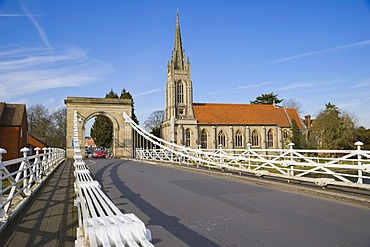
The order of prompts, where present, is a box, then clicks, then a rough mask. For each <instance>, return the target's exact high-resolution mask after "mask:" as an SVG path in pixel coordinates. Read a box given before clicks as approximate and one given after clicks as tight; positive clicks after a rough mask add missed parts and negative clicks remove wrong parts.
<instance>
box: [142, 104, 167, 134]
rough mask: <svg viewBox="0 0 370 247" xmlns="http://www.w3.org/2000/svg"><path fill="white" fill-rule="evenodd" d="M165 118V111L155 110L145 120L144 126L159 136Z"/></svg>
mask: <svg viewBox="0 0 370 247" xmlns="http://www.w3.org/2000/svg"><path fill="white" fill-rule="evenodd" d="M163 120H164V111H163V110H159V111H155V112H153V113H152V114H150V116H149V117H148V119H147V120H145V122H144V128H145V129H146V130H147V131H149V132H150V133H152V134H153V135H155V136H157V137H161V125H162V123H163Z"/></svg>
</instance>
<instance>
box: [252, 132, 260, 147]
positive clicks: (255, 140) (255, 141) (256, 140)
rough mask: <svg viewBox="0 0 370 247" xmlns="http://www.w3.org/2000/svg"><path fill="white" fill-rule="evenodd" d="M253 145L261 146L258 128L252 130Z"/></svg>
mask: <svg viewBox="0 0 370 247" xmlns="http://www.w3.org/2000/svg"><path fill="white" fill-rule="evenodd" d="M252 146H253V147H258V146H259V136H258V133H257V131H256V130H253V132H252Z"/></svg>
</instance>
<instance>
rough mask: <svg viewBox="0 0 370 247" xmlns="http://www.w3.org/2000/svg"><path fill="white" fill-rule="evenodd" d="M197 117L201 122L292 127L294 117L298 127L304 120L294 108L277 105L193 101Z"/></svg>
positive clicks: (301, 126)
mask: <svg viewBox="0 0 370 247" xmlns="http://www.w3.org/2000/svg"><path fill="white" fill-rule="evenodd" d="M193 110H194V116H195V119H197V121H198V123H199V124H243V125H244V124H245V125H277V126H279V127H290V126H291V121H293V119H294V120H295V121H296V122H297V125H298V128H300V129H303V124H302V121H301V119H300V117H299V115H298V112H297V111H296V109H294V108H285V109H284V108H282V107H275V106H274V105H259V104H213V103H193Z"/></svg>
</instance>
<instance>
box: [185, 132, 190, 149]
mask: <svg viewBox="0 0 370 247" xmlns="http://www.w3.org/2000/svg"><path fill="white" fill-rule="evenodd" d="M190 135H191V132H190V129H189V128H187V129H186V130H185V146H186V147H190V140H191V139H190Z"/></svg>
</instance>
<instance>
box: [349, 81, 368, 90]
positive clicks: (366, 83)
mask: <svg viewBox="0 0 370 247" xmlns="http://www.w3.org/2000/svg"><path fill="white" fill-rule="evenodd" d="M363 87H370V79H367V80H365V81H364V82H361V83H358V84H356V85H353V86H352V87H351V88H363Z"/></svg>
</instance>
